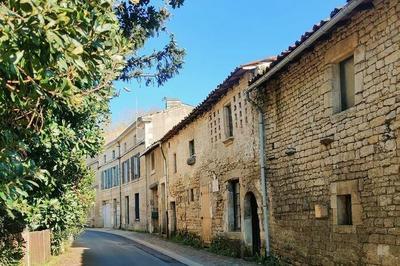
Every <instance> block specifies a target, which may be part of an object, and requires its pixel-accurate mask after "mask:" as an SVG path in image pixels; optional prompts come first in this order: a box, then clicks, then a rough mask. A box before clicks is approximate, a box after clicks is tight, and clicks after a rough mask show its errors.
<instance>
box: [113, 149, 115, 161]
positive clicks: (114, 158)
mask: <svg viewBox="0 0 400 266" xmlns="http://www.w3.org/2000/svg"><path fill="white" fill-rule="evenodd" d="M112 158H113V159H115V150H113V151H112Z"/></svg>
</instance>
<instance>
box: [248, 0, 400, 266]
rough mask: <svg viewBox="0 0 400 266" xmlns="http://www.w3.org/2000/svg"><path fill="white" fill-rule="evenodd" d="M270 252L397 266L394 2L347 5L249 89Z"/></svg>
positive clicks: (399, 128) (398, 115) (398, 52)
mask: <svg viewBox="0 0 400 266" xmlns="http://www.w3.org/2000/svg"><path fill="white" fill-rule="evenodd" d="M249 93H250V94H251V96H252V97H253V98H254V99H257V101H258V103H259V104H260V105H262V110H263V115H264V118H265V121H266V124H265V131H266V135H265V141H266V158H267V159H268V160H267V165H268V171H267V178H268V190H269V195H270V215H271V218H270V222H271V230H270V231H271V243H272V250H273V252H274V253H275V254H277V255H279V256H282V257H284V258H287V259H288V260H289V261H290V262H291V263H293V264H298V265H305V264H307V265H400V173H399V167H400V149H399V147H400V1H397V0H374V1H358V0H353V1H348V4H347V5H346V6H345V7H343V8H341V9H336V10H335V11H334V12H332V14H331V18H330V19H329V20H327V21H323V22H321V23H320V24H318V25H315V26H314V28H313V29H312V31H310V32H307V33H306V34H305V35H303V36H302V38H301V39H300V40H299V41H298V42H296V43H295V44H294V45H293V46H291V47H290V48H289V49H288V50H287V51H285V52H284V53H282V54H281V55H280V56H278V58H277V60H276V61H275V62H273V63H272V64H271V66H270V67H269V68H268V69H267V70H266V71H265V73H263V74H261V75H259V76H257V77H256V78H255V79H253V80H252V81H251V85H250V88H249Z"/></svg>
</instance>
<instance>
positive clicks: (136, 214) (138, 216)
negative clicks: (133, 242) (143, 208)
mask: <svg viewBox="0 0 400 266" xmlns="http://www.w3.org/2000/svg"><path fill="white" fill-rule="evenodd" d="M135 219H136V221H139V220H140V211H139V193H135Z"/></svg>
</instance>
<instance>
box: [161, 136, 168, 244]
mask: <svg viewBox="0 0 400 266" xmlns="http://www.w3.org/2000/svg"><path fill="white" fill-rule="evenodd" d="M159 145H160V149H161V154H162V156H163V159H164V171H165V192H164V193H165V201H166V203H165V215H166V219H167V228H166V230H167V238H169V224H168V223H169V221H168V220H169V217H168V208H169V206H168V204H169V200H168V163H167V158H166V156H165V153H164V150H163V147H162V142H160V144H159Z"/></svg>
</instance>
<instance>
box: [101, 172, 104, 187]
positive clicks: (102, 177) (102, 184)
mask: <svg viewBox="0 0 400 266" xmlns="http://www.w3.org/2000/svg"><path fill="white" fill-rule="evenodd" d="M104 181H105V178H104V171H102V172H101V189H104V183H105V182H104Z"/></svg>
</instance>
